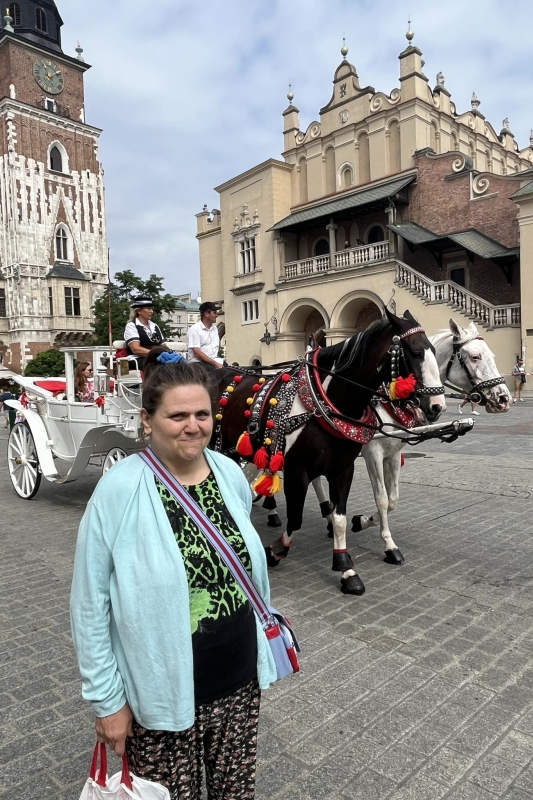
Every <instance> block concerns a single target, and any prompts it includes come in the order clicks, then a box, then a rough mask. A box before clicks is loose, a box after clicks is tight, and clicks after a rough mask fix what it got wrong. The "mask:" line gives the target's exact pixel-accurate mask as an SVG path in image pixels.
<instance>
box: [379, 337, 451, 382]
mask: <svg viewBox="0 0 533 800" xmlns="http://www.w3.org/2000/svg"><path fill="white" fill-rule="evenodd" d="M425 332H426V331H425V330H424V328H422V326H421V325H417V326H416V327H415V328H409V330H408V331H405V333H402V334H401V335H400V336H393V337H392V344H391V346H390V348H389V350H388V354H389V355H390V357H391V380H394V379H395V378H398V377H399V371H398V365H399V362H400V359H401V358H403V360H404V361H405V355H404V352H403V348H402V346H401V343H402V341H403V339H407V338H408V337H409V336H414V334H415V333H425ZM444 392H445V389H444V386H422V388H421V389H415V392H414V393H415V396H416V397H428V396H436V395H439V394H444Z"/></svg>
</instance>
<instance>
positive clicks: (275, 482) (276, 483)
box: [270, 474, 283, 494]
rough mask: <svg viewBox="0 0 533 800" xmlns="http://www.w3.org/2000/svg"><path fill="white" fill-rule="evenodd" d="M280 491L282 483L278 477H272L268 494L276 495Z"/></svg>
mask: <svg viewBox="0 0 533 800" xmlns="http://www.w3.org/2000/svg"><path fill="white" fill-rule="evenodd" d="M282 489H283V483H282V482H281V478H280V477H279V475H278V474H276V475H272V488H271V489H270V494H277V493H278V492H281V490H282Z"/></svg>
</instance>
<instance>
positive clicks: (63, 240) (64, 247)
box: [56, 225, 69, 261]
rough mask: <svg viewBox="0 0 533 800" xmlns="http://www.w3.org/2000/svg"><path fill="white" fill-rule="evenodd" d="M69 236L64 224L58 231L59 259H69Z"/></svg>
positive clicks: (57, 253) (57, 250)
mask: <svg viewBox="0 0 533 800" xmlns="http://www.w3.org/2000/svg"><path fill="white" fill-rule="evenodd" d="M68 244H69V236H68V233H67V231H66V229H65V227H64V226H63V225H60V226H59V228H58V229H57V231H56V258H57V260H58V261H69V252H68V250H69V247H68Z"/></svg>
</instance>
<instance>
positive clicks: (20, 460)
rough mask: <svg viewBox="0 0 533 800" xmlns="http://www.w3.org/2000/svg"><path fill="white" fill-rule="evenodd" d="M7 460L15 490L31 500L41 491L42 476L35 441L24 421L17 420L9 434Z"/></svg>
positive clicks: (25, 498) (20, 495)
mask: <svg viewBox="0 0 533 800" xmlns="http://www.w3.org/2000/svg"><path fill="white" fill-rule="evenodd" d="M7 462H8V468H9V476H10V478H11V483H12V484H13V488H14V490H15V491H16V493H17V494H18V496H19V497H22V498H23V499H24V500H31V499H32V497H35V495H36V494H37V492H38V491H39V486H40V485H41V477H42V476H41V468H40V467H39V459H38V457H37V448H36V447H35V441H34V439H33V436H32V433H31V431H30V429H29V428H28V426H27V425H24V423H22V422H17V424H16V425H14V426H13V430H12V431H11V433H10V434H9V441H8V443H7Z"/></svg>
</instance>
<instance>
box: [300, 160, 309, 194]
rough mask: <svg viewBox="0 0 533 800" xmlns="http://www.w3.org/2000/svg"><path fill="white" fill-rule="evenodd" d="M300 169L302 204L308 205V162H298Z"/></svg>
mask: <svg viewBox="0 0 533 800" xmlns="http://www.w3.org/2000/svg"><path fill="white" fill-rule="evenodd" d="M298 166H299V168H300V203H307V161H306V160H305V158H301V159H300V161H299V162H298Z"/></svg>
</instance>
